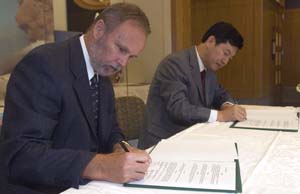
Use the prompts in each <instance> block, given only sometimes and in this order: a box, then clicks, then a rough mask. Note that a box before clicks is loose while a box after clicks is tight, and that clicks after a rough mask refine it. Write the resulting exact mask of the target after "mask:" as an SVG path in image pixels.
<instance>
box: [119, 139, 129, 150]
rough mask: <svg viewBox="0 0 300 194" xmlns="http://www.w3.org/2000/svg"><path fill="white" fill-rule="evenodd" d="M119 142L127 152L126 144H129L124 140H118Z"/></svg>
mask: <svg viewBox="0 0 300 194" xmlns="http://www.w3.org/2000/svg"><path fill="white" fill-rule="evenodd" d="M119 144H120V146H121V147H122V148H123V150H124V151H125V152H129V149H128V148H127V147H126V145H129V144H128V143H127V142H126V141H120V142H119Z"/></svg>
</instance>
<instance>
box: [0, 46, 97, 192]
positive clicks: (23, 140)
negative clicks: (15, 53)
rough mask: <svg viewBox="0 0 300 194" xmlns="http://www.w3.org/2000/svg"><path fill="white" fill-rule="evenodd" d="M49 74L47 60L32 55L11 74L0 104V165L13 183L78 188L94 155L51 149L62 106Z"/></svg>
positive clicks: (58, 93) (50, 73)
mask: <svg viewBox="0 0 300 194" xmlns="http://www.w3.org/2000/svg"><path fill="white" fill-rule="evenodd" d="M52 73H53V72H51V68H50V65H48V64H47V60H45V59H44V58H43V57H41V56H40V55H37V54H35V53H34V52H33V53H31V54H29V55H27V56H26V57H25V58H24V59H23V60H22V61H21V62H20V63H19V64H18V66H17V67H16V68H15V70H14V72H13V73H12V75H11V79H10V81H9V83H8V89H7V96H6V100H5V111H4V121H3V129H2V130H3V134H2V135H3V137H4V139H5V140H4V142H3V143H2V147H1V150H0V154H1V160H3V162H4V163H5V166H6V167H7V168H6V169H7V172H6V173H7V175H8V176H9V177H11V178H13V179H15V180H18V181H22V182H25V183H26V182H27V183H35V184H41V185H52V186H62V187H70V186H72V187H78V185H79V182H80V181H81V174H82V172H83V170H84V168H85V166H86V165H87V163H88V162H89V161H90V160H91V159H92V157H93V156H94V154H93V153H90V152H86V151H76V150H71V149H54V148H52V135H53V132H54V130H55V128H56V126H57V124H58V120H59V117H60V110H61V106H63V105H62V102H61V96H60V95H61V93H60V91H59V88H58V87H57V84H56V83H55V80H54V78H53V76H52Z"/></svg>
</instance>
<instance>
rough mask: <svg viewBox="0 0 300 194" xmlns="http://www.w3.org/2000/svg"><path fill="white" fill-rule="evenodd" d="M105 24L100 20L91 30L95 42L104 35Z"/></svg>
mask: <svg viewBox="0 0 300 194" xmlns="http://www.w3.org/2000/svg"><path fill="white" fill-rule="evenodd" d="M105 27H106V26H105V23H104V21H103V20H102V19H100V20H98V21H97V22H96V23H95V25H94V28H93V36H94V38H95V39H96V40H98V39H99V38H101V37H102V36H103V35H104V33H105Z"/></svg>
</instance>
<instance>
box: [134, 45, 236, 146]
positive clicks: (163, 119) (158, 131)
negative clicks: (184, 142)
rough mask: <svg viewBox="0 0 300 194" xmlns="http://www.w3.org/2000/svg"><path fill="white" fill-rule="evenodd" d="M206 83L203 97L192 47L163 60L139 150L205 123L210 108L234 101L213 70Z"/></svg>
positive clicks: (155, 82) (146, 115)
mask: <svg viewBox="0 0 300 194" xmlns="http://www.w3.org/2000/svg"><path fill="white" fill-rule="evenodd" d="M205 84H206V85H205V86H206V87H205V89H206V90H205V94H206V96H204V94H203V90H202V84H201V76H200V69H199V64H198V61H197V55H196V51H195V47H194V46H193V47H191V48H189V49H187V50H184V51H181V52H178V53H175V54H172V55H170V56H168V57H166V58H165V59H164V60H163V61H162V62H161V63H160V64H159V65H158V68H157V70H156V73H155V75H154V78H153V81H152V83H151V86H150V90H149V95H148V100H147V106H146V113H145V125H144V131H143V132H142V133H141V136H140V139H139V147H141V148H148V147H150V146H152V145H154V144H156V143H157V142H158V141H159V140H160V139H164V138H168V137H170V136H172V135H174V134H175V133H177V132H180V131H181V130H183V129H185V128H187V127H189V126H191V125H193V124H195V123H199V122H206V121H207V120H208V118H209V115H210V111H211V109H219V108H220V106H221V105H222V104H223V103H224V102H226V101H229V102H233V100H232V98H231V97H230V96H229V94H228V93H227V92H226V91H225V90H224V89H223V88H222V87H221V86H220V85H219V83H218V81H217V78H216V75H215V73H214V72H213V71H211V70H207V72H206V79H205Z"/></svg>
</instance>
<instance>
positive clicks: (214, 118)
mask: <svg viewBox="0 0 300 194" xmlns="http://www.w3.org/2000/svg"><path fill="white" fill-rule="evenodd" d="M225 103H226V102H225ZM217 118H218V111H216V110H210V115H209V118H208V121H207V122H209V123H213V122H216V121H217Z"/></svg>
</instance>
